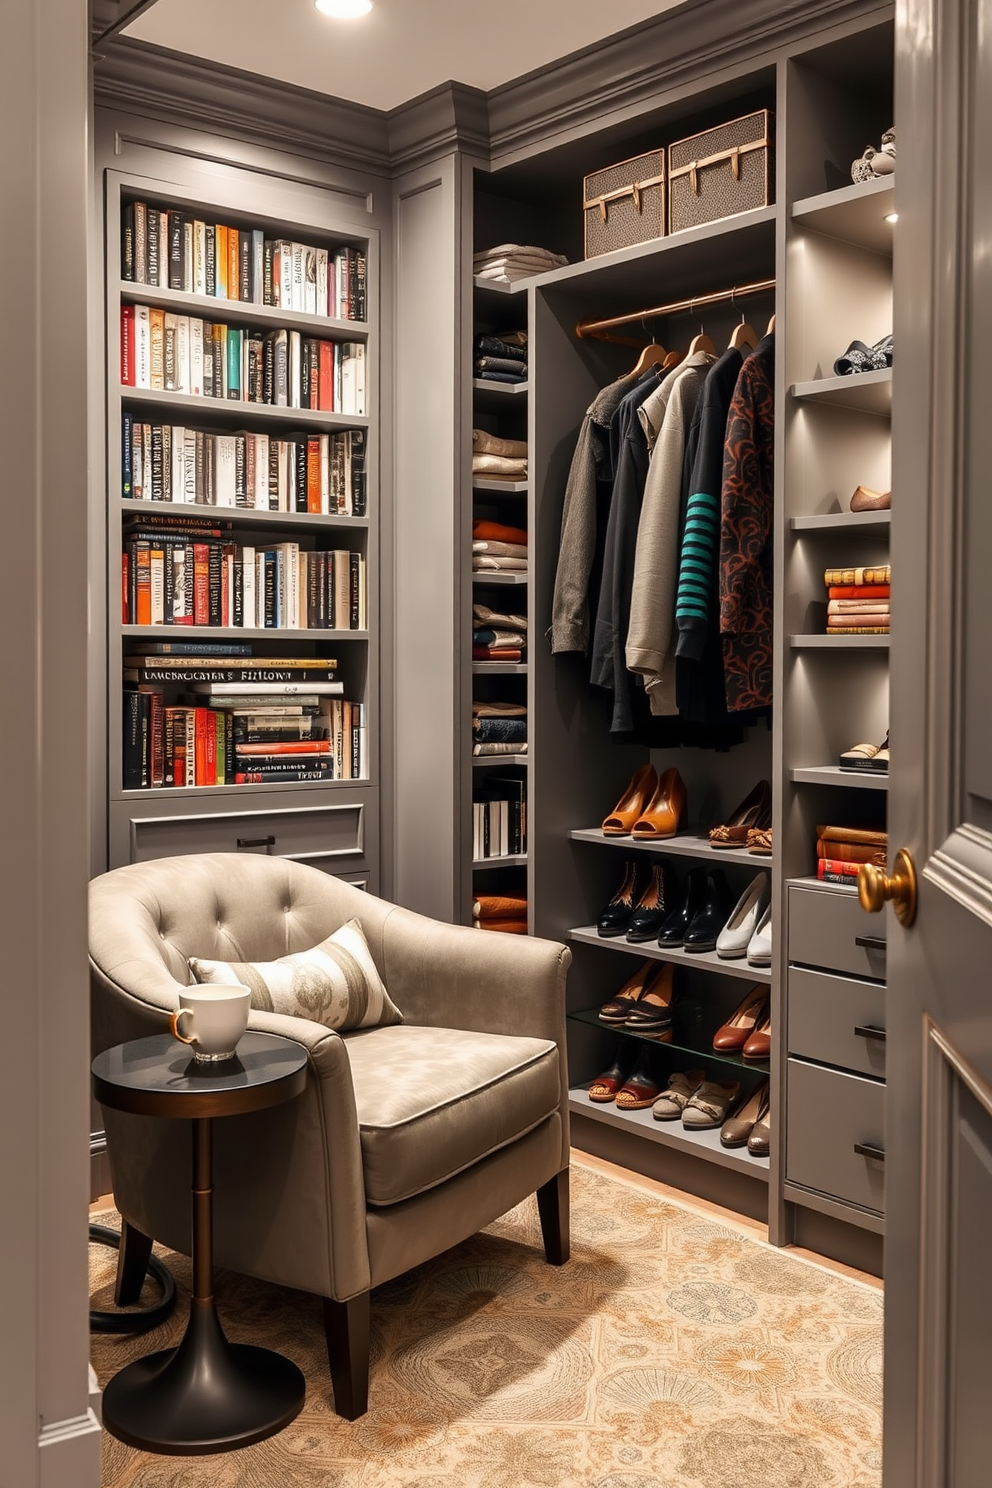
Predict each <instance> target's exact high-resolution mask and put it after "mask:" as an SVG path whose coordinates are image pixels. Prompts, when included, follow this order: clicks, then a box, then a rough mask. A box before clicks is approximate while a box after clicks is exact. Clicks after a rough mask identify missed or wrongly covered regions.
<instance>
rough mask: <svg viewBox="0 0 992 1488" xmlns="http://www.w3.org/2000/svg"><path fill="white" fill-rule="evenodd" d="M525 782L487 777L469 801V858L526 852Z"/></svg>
mask: <svg viewBox="0 0 992 1488" xmlns="http://www.w3.org/2000/svg"><path fill="white" fill-rule="evenodd" d="M525 789H526V786H525V782H524V781H523V780H514V779H511V778H509V777H506V778H499V777H497V776H489V777H488V778H487V779H486V780H485V781H483V782H482V783H481V784H479V785H477V786H476V787H475V790H474V792H473V800H472V857H473V858H474V859H475V860H476V861H479V860H481V859H483V858H512V857H516V856H518V855H520V854H522V853H525V852H526V851H527V803H526V800H525Z"/></svg>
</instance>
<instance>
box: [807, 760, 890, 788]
mask: <svg viewBox="0 0 992 1488" xmlns="http://www.w3.org/2000/svg"><path fill="white" fill-rule="evenodd" d="M789 779H790V780H792V781H795V782H796V784H797V785H842V786H845V787H846V788H847V789H849V790H850V789H854V790H877V791H887V790H888V788H889V774H888V771H887V770H886V771H884V772H883V771H881V770H876V771H874V772H872V771H871V770H842V769H841V768H840V766H839V765H810V766H809V767H808V768H806V769H797V770H790V771H789Z"/></svg>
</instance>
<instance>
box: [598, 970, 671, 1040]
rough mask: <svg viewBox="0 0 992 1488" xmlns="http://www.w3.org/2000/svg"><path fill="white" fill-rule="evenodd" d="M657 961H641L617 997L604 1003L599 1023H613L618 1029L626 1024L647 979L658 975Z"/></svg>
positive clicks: (645, 985) (646, 984)
mask: <svg viewBox="0 0 992 1488" xmlns="http://www.w3.org/2000/svg"><path fill="white" fill-rule="evenodd" d="M658 970H659V963H658V962H657V961H642V962H641V964H640V966H639V967H638V968H637V970H636V971H635V972H634V974H633V976H632V977H628V979H627V981H625V982H624V984H623V986H622V987H621V988H620V991H619V992H618V993H617V995H616V996H615V997H613V998H611V999H610V1001H609V1002H607V1003H604V1004H603V1006H602V1007H601V1008H600V1010H599V1019H600V1022H601V1023H615V1024H616V1025H617V1026H618V1027H620V1026H622V1025H623V1024H624V1023H626V1021H627V1018H628V1016H629V1014H630V1010H631V1008H632V1007H633V1006H634V1005H635V1003H637V1001H638V1000H639V998H640V996H641V994H642V993H643V992H644V990H645V988H646V987H647V986H648V983H649V978H651V977H656V976H657V975H658Z"/></svg>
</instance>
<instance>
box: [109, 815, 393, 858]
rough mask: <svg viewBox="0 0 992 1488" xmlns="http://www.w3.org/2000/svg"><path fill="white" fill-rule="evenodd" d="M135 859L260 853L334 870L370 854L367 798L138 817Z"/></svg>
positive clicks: (133, 824)
mask: <svg viewBox="0 0 992 1488" xmlns="http://www.w3.org/2000/svg"><path fill="white" fill-rule="evenodd" d="M129 828H130V831H129V837H130V842H129V847H130V852H129V855H128V856H129V861H130V862H132V863H143V862H146V861H148V860H149V859H152V858H165V857H171V856H173V855H174V854H175V855H178V854H181V853H207V852H258V853H268V854H270V855H271V856H272V857H281V858H297V859H299V860H300V861H302V862H307V863H311V864H312V865H313V866H314V867H322V868H323V867H329V868H331V871H332V872H336V873H339V872H343V871H345V870H346V869H348V868H356V867H358V866H359V864H360V862H361V860H362V859H363V858H364V856H365V802H364V801H362V800H360V799H359V800H354V799H353V800H350V801H348V800H341V799H340V797H338V798H337V799H335V800H334V801H333V803H331V802H328V803H327V804H326V805H323V804H322V805H319V806H318V805H313V806H305V807H287V808H283V809H281V810H280V809H268V810H262V811H236V812H217V813H211V814H209V815H207V814H206V813H195V814H194V813H192V812H190V813H185V812H183V813H177V814H176V815H172V814H169V815H166V814H164V813H163V814H161V815H151V814H149V815H148V816H132V817H131V819H130V822H129Z"/></svg>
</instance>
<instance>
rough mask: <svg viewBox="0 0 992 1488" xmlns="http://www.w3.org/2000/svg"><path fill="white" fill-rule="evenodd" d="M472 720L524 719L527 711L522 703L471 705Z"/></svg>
mask: <svg viewBox="0 0 992 1488" xmlns="http://www.w3.org/2000/svg"><path fill="white" fill-rule="evenodd" d="M472 717H473V718H526V717H527V709H526V707H525V706H524V704H523V703H503V702H498V703H473V704H472Z"/></svg>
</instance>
